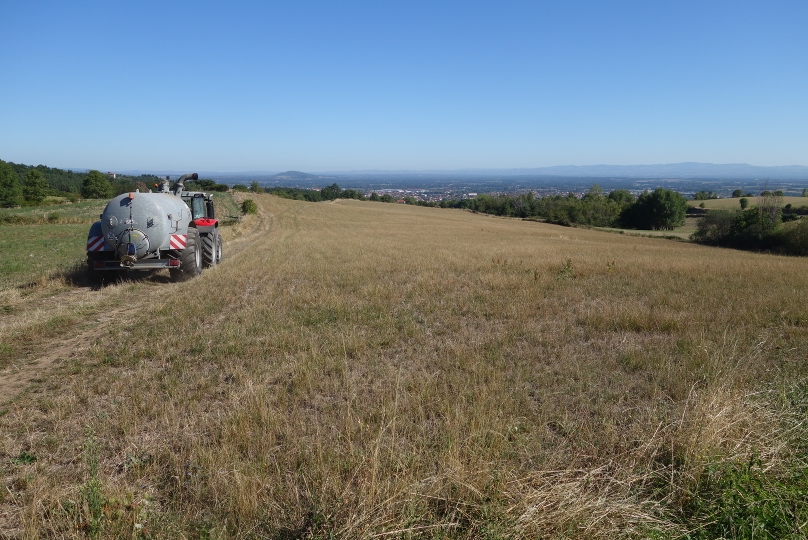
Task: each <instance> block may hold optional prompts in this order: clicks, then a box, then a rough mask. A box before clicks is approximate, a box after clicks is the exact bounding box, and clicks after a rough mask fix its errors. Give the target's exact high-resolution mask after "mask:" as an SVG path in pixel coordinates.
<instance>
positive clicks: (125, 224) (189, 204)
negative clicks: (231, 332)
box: [87, 173, 222, 281]
mask: <svg viewBox="0 0 808 540" xmlns="http://www.w3.org/2000/svg"><path fill="white" fill-rule="evenodd" d="M198 178H199V177H198V175H197V174H196V173H193V174H184V175H182V176H181V177H180V178H179V179H177V181H176V182H174V185H173V186H172V187H171V188H169V185H168V184H169V181H168V178H166V179H165V180H163V182H162V183H161V184H159V186H158V187H157V190H156V192H155V193H152V192H151V190H150V191H149V192H148V193H140V192H139V191H134V192H131V193H124V194H122V195H118V196H117V197H115V198H114V199H112V200H111V201H109V203H107V206H106V208H104V212H103V213H102V214H101V219H100V220H99V221H96V222H95V223H93V225H92V226H91V227H90V233H89V234H88V235H87V270H88V272H89V274H90V277H92V278H97V279H103V277H105V276H107V277H112V276H115V275H120V274H122V273H125V272H131V271H135V270H159V269H163V268H167V269H168V271H169V274H170V275H171V279H172V281H185V280H187V279H190V278H192V277H194V276H197V275H199V274H200V273H201V272H202V268H203V267H210V266H215V265H216V264H218V263H219V262H220V261H221V259H222V238H221V236H220V235H219V221H218V220H217V219H216V218H215V213H214V207H213V196H212V195H210V194H207V193H202V192H197V191H184V187H185V181H187V180H196V179H198Z"/></svg>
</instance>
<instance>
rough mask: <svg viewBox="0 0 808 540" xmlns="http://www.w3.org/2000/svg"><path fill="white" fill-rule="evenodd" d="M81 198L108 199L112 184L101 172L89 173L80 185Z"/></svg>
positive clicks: (110, 194)
mask: <svg viewBox="0 0 808 540" xmlns="http://www.w3.org/2000/svg"><path fill="white" fill-rule="evenodd" d="M81 196H82V197H84V198H85V199H109V198H110V197H112V184H110V183H109V179H108V178H107V175H106V174H104V173H102V172H101V171H90V172H88V173H87V176H85V177H84V182H82V184H81Z"/></svg>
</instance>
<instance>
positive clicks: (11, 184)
mask: <svg viewBox="0 0 808 540" xmlns="http://www.w3.org/2000/svg"><path fill="white" fill-rule="evenodd" d="M161 181H162V178H160V177H158V176H155V175H153V174H141V175H139V176H130V175H116V177H115V178H112V177H111V176H109V175H107V174H104V173H102V172H101V171H97V170H91V171H88V172H73V171H66V170H63V169H56V168H51V167H46V166H45V165H37V166H31V165H22V164H18V163H11V162H5V161H2V160H0V207H3V208H9V207H14V206H23V205H39V204H42V203H43V202H44V201H45V197H48V196H56V197H63V198H66V199H68V200H70V201H73V202H75V201H77V200H79V199H82V198H83V199H109V198H112V197H115V196H116V195H120V194H121V193H127V192H130V191H135V190H138V189H139V190H140V191H142V192H146V191H148V190H150V189H154V188H155V186H156V185H158V184H159V183H160V182H161ZM185 186H186V189H188V190H191V191H228V190H229V189H230V188H229V186H227V185H225V184H217V183H216V182H215V181H213V180H206V179H200V180H197V181H194V182H187V183H186V184H185Z"/></svg>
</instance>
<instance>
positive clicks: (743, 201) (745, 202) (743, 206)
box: [738, 197, 749, 210]
mask: <svg viewBox="0 0 808 540" xmlns="http://www.w3.org/2000/svg"><path fill="white" fill-rule="evenodd" d="M738 202H739V203H741V210H746V207H747V206H749V199H747V198H746V197H742V198H741V200H740V201H738Z"/></svg>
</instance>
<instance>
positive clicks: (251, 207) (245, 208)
mask: <svg viewBox="0 0 808 540" xmlns="http://www.w3.org/2000/svg"><path fill="white" fill-rule="evenodd" d="M257 212H258V205H257V204H255V201H254V200H252V199H246V200H245V201H244V202H243V203H241V213H242V214H256V213H257Z"/></svg>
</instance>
